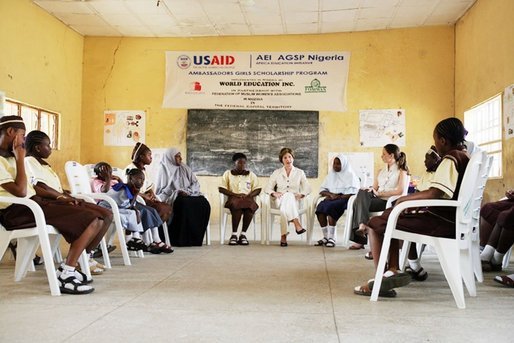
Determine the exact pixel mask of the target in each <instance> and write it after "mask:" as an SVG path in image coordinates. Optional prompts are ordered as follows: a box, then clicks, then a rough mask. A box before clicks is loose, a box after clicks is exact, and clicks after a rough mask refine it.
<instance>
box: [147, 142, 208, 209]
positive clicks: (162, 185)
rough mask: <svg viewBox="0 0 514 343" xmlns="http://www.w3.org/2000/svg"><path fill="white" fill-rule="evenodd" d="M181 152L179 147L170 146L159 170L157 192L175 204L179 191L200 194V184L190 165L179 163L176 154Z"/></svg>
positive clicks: (192, 194) (163, 199) (166, 200)
mask: <svg viewBox="0 0 514 343" xmlns="http://www.w3.org/2000/svg"><path fill="white" fill-rule="evenodd" d="M179 152H180V150H178V149H177V148H170V149H168V150H167V151H166V153H165V154H164V156H163V158H162V160H161V164H160V165H159V170H158V172H157V182H156V192H155V193H156V194H157V195H158V196H159V197H160V198H161V200H162V201H165V202H167V203H170V204H173V202H174V201H175V199H176V198H177V196H178V193H179V191H183V192H186V193H187V194H188V195H190V196H199V195H202V193H200V184H199V183H198V179H197V178H196V176H195V174H193V171H192V170H191V168H190V167H188V166H187V165H185V164H184V163H181V164H180V165H179V164H177V161H175V156H176V155H177V154H178V153H179Z"/></svg>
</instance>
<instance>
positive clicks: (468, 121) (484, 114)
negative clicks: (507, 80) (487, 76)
mask: <svg viewBox="0 0 514 343" xmlns="http://www.w3.org/2000/svg"><path fill="white" fill-rule="evenodd" d="M501 118H502V97H501V94H498V95H496V96H494V97H492V98H491V99H489V100H486V101H484V102H483V103H481V104H479V105H476V106H475V107H473V108H471V109H469V110H468V111H465V112H464V126H465V127H466V129H467V130H468V131H469V133H468V136H467V137H466V139H467V140H468V141H471V142H473V143H475V144H476V145H477V146H478V147H479V148H480V149H482V150H484V151H485V152H487V154H488V155H489V156H493V164H492V165H491V170H490V171H489V177H493V178H500V177H502V119H501Z"/></svg>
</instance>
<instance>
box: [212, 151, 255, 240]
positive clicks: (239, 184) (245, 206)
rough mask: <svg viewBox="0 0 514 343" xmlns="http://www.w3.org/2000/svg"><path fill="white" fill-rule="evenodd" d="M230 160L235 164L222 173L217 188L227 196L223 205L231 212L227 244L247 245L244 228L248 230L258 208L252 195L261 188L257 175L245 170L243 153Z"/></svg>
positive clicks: (236, 154)
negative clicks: (229, 233) (238, 229)
mask: <svg viewBox="0 0 514 343" xmlns="http://www.w3.org/2000/svg"><path fill="white" fill-rule="evenodd" d="M232 162H234V164H235V167H234V169H232V170H227V171H225V173H223V176H222V178H221V186H220V187H219V188H218V190H219V192H220V193H222V194H225V195H226V196H227V197H228V200H227V202H226V203H225V207H226V208H228V209H229V210H230V213H231V214H232V236H231V237H230V240H229V242H228V244H229V245H237V244H240V245H248V239H247V238H246V230H248V227H249V226H250V223H251V222H252V219H253V215H254V214H255V211H257V209H258V208H259V205H257V203H256V202H255V200H254V197H256V196H257V195H259V193H260V192H261V188H260V187H259V180H258V179H257V176H256V175H255V174H254V173H253V172H251V171H249V170H246V155H245V154H243V153H240V152H238V153H235V154H234V156H232ZM241 217H243V227H242V229H241V235H239V239H238V238H237V228H238V227H239V222H240V221H241Z"/></svg>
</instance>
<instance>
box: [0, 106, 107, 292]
mask: <svg viewBox="0 0 514 343" xmlns="http://www.w3.org/2000/svg"><path fill="white" fill-rule="evenodd" d="M24 135H25V124H24V123H23V119H22V118H21V117H18V116H4V117H2V118H0V186H1V187H0V195H1V196H10V197H26V198H30V199H32V200H33V201H35V202H36V203H37V204H38V205H39V206H40V207H41V209H42V210H43V213H44V215H45V219H46V223H47V224H49V225H52V226H54V227H55V228H56V230H57V231H59V233H61V234H62V236H63V237H64V239H66V241H67V242H68V243H70V250H69V251H68V256H67V258H66V261H65V262H63V263H62V264H61V266H60V267H59V268H58V270H57V279H58V282H59V285H60V289H61V292H62V293H70V294H87V293H91V292H93V291H94V288H93V287H91V285H89V283H91V282H92V281H93V279H91V278H88V277H87V276H86V275H85V274H84V273H81V272H79V271H78V270H76V265H77V261H78V258H79V257H80V254H81V253H82V251H84V250H86V251H87V252H91V251H92V250H93V249H94V248H95V247H96V246H97V245H98V244H99V243H100V240H101V239H102V237H103V236H104V234H105V232H106V231H107V228H108V227H109V225H110V223H111V221H112V213H110V211H108V210H105V209H103V208H101V207H99V206H94V205H91V206H89V205H85V203H84V202H82V201H79V200H77V199H75V198H72V197H70V196H69V195H68V194H66V193H64V192H63V191H62V190H60V189H59V190H58V189H53V188H52V187H51V186H48V184H51V185H54V186H55V187H56V188H58V186H57V184H58V183H59V182H58V178H57V177H56V176H53V174H52V171H50V170H51V168H50V167H49V165H48V163H46V162H45V161H44V159H45V158H47V157H48V156H49V155H50V153H51V148H50V139H48V138H47V136H46V137H43V136H42V135H41V134H40V133H36V134H33V135H30V134H29V136H28V137H27V142H26V143H27V145H28V147H29V148H30V149H31V150H30V151H29V155H30V154H33V153H34V152H35V151H36V152H38V155H37V158H36V157H34V158H35V159H36V162H37V163H38V164H39V166H41V167H42V168H41V169H45V172H43V173H41V174H40V173H38V172H37V171H39V167H38V168H37V169H36V170H37V171H36V172H35V173H33V171H32V170H28V168H26V165H27V166H28V167H29V168H30V169H32V167H31V164H30V163H25V161H24V160H25V155H26V153H27V152H26V150H25V144H24ZM34 135H36V136H39V137H42V138H43V139H42V140H41V142H40V143H39V144H34V142H33V140H32V137H33V136H34ZM41 163H46V164H44V166H45V167H43V164H41ZM35 166H36V167H37V165H35ZM26 171H27V174H28V175H27V174H26ZM28 180H31V181H33V182H30V183H29V182H28ZM45 182H47V183H48V184H47V183H45ZM33 184H34V185H33ZM0 209H1V210H0V222H1V223H2V225H3V226H4V227H6V229H7V230H17V229H24V228H29V227H34V226H35V225H36V224H35V219H34V216H33V214H32V212H31V211H30V210H29V209H28V208H27V207H26V206H23V205H18V204H11V205H9V204H5V203H2V204H0Z"/></svg>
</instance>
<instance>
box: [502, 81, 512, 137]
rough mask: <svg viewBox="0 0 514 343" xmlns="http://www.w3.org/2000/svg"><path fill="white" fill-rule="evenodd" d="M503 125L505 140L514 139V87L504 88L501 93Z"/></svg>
mask: <svg viewBox="0 0 514 343" xmlns="http://www.w3.org/2000/svg"><path fill="white" fill-rule="evenodd" d="M503 125H505V139H510V138H512V137H514V85H510V86H508V87H507V88H505V92H504V93H503Z"/></svg>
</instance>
